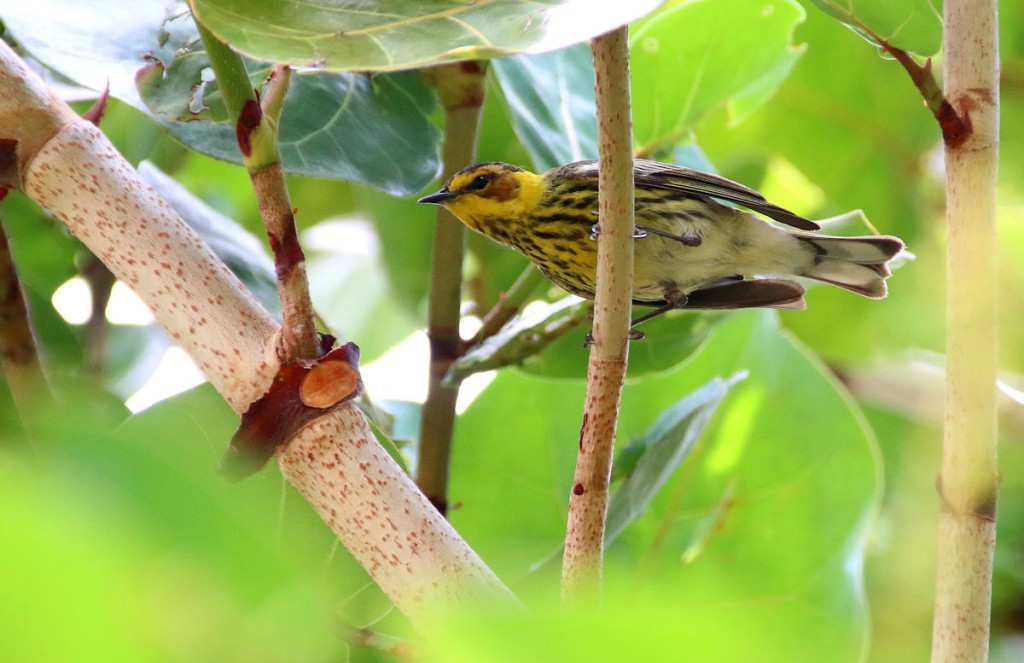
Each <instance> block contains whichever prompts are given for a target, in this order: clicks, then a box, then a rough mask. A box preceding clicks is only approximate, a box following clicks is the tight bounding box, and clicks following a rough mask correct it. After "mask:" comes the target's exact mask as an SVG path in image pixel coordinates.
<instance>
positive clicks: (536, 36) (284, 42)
mask: <svg viewBox="0 0 1024 663" xmlns="http://www.w3.org/2000/svg"><path fill="white" fill-rule="evenodd" d="M661 3H662V0H638V1H635V2H630V3H624V2H617V1H616V0H599V1H596V2H595V1H592V0H552V1H548V2H540V1H536V0H515V1H507V0H501V1H498V2H495V1H493V0H491V1H484V2H465V3H453V2H450V1H448V0H420V1H409V0H406V1H404V2H394V1H384V0H370V1H368V2H367V1H365V0H313V1H306V2H299V1H298V0H262V1H260V2H252V1H250V0H192V9H193V11H194V12H195V15H196V16H197V17H198V18H199V20H201V21H202V22H203V24H204V25H206V26H207V27H208V28H209V29H210V30H211V31H212V32H213V33H214V34H216V35H217V36H219V37H220V38H221V39H222V40H224V41H226V42H228V43H229V44H231V45H232V46H233V47H234V48H236V49H238V50H239V51H241V52H242V53H245V54H247V55H249V56H251V57H254V58H256V59H260V60H268V61H272V62H284V63H287V64H293V65H298V66H308V67H317V68H324V69H330V70H349V71H367V70H373V71H394V70H398V69H412V68H416V67H424V66H427V65H431V64H438V63H441V62H450V61H453V60H469V59H477V58H489V57H499V56H503V55H511V54H514V53H541V52H545V51H551V50H555V49H558V48H562V47H564V46H568V45H569V44H573V43H576V42H579V41H584V40H586V39H590V38H591V37H596V36H597V35H600V34H603V33H605V32H608V31H609V30H612V29H614V28H617V27H619V26H620V25H624V24H626V23H629V22H630V21H633V20H636V19H637V18H639V17H641V16H643V15H644V14H646V13H648V12H650V11H653V10H654V9H655V8H657V7H658V6H659V5H660V4H661Z"/></svg>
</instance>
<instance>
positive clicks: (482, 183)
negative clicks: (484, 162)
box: [466, 175, 491, 191]
mask: <svg viewBox="0 0 1024 663" xmlns="http://www.w3.org/2000/svg"><path fill="white" fill-rule="evenodd" d="M490 183H491V178H489V177H487V176H486V175H477V176H476V177H474V178H473V181H472V182H470V183H469V186H468V187H466V188H467V189H470V190H473V191H479V190H480V189H483V188H485V187H486V186H487V185H488V184H490Z"/></svg>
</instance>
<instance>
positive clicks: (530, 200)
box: [418, 162, 541, 239]
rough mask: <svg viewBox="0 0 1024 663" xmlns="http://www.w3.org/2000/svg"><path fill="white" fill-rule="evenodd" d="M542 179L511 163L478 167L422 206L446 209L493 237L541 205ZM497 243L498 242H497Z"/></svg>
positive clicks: (463, 173) (469, 169) (462, 172)
mask: <svg viewBox="0 0 1024 663" xmlns="http://www.w3.org/2000/svg"><path fill="white" fill-rule="evenodd" d="M540 180H541V178H540V177H539V176H538V175H534V174H533V173H531V172H529V171H527V170H523V169H522V168H520V167H519V166H513V165H511V164H507V163H498V162H490V163H478V164H476V165H474V166H469V167H467V168H463V169H462V170H460V171H459V172H457V173H455V174H454V175H452V177H451V179H449V180H448V182H446V183H445V185H444V186H443V187H441V190H440V191H438V192H437V193H432V194H430V195H429V196H424V197H423V198H420V199H419V201H418V202H421V203H432V204H435V205H443V206H445V207H446V208H448V211H450V212H451V213H452V214H454V215H455V216H457V217H458V218H459V220H460V221H462V222H463V223H465V224H466V225H467V226H469V227H470V228H472V229H473V230H477V231H480V232H483V233H484V234H485V235H493V232H489V231H493V230H494V229H495V226H496V225H497V224H501V223H509V222H513V221H517V220H520V219H523V218H524V217H525V216H526V215H527V214H529V212H530V211H531V210H532V209H533V207H534V206H535V205H536V204H537V201H538V200H539V198H540V193H541V183H540ZM496 239H497V238H496Z"/></svg>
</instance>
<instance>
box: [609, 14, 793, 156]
mask: <svg viewBox="0 0 1024 663" xmlns="http://www.w3.org/2000/svg"><path fill="white" fill-rule="evenodd" d="M803 18H804V10H803V8H802V7H801V6H800V5H799V4H797V3H796V2H795V0H767V1H764V0H697V1H695V2H684V3H679V4H677V5H674V6H673V7H671V8H669V9H667V10H666V11H663V12H659V13H658V14H656V15H655V16H653V17H651V18H650V19H649V20H647V21H645V22H643V23H642V24H641V25H640V26H638V27H637V28H636V29H635V30H633V32H632V33H631V35H630V40H629V43H630V58H631V63H630V68H631V72H632V87H633V126H634V129H633V130H634V135H635V137H636V138H635V140H636V145H635V148H636V149H637V150H639V151H643V152H647V153H649V154H657V153H658V152H661V151H665V150H666V149H667V148H670V147H671V146H672V144H673V143H675V142H677V141H679V140H680V139H681V138H683V137H684V136H685V133H686V131H687V130H688V129H690V128H691V127H692V126H693V125H694V123H695V122H696V121H697V120H698V119H700V117H701V116H702V115H704V114H705V113H707V112H708V111H709V110H711V109H713V108H715V107H716V106H718V105H720V104H722V103H725V102H727V101H729V100H731V99H734V100H735V101H736V104H737V105H736V107H735V111H736V112H737V114H738V115H739V116H741V117H745V116H746V115H749V113H750V112H752V111H753V110H754V109H756V108H757V107H758V106H760V105H761V104H763V103H764V101H766V100H767V99H768V98H769V97H770V96H771V95H772V94H774V92H775V90H776V88H777V87H778V85H779V84H780V83H781V81H782V79H784V78H785V75H786V74H787V73H788V72H789V70H790V69H791V68H792V66H793V64H794V63H795V62H796V60H797V59H798V58H799V57H800V54H801V52H802V49H800V48H796V47H793V46H792V45H791V43H790V40H791V37H792V33H793V30H794V28H795V27H796V25H797V24H798V23H800V22H801V21H802V20H803Z"/></svg>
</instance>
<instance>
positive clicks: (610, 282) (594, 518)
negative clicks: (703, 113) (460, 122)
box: [562, 26, 633, 604]
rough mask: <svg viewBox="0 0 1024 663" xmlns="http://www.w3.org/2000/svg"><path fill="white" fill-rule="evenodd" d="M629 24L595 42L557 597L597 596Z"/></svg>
mask: <svg viewBox="0 0 1024 663" xmlns="http://www.w3.org/2000/svg"><path fill="white" fill-rule="evenodd" d="M627 39H628V28H627V27H626V26H623V27H621V28H619V29H618V30H615V31H613V32H609V33H608V34H605V35H602V36H600V37H597V38H596V39H594V41H593V52H594V72H595V75H596V82H595V92H596V104H597V121H598V131H599V141H600V142H599V154H600V160H599V168H598V170H599V178H600V195H599V199H598V212H599V218H600V219H601V235H600V237H599V239H598V245H597V246H598V255H597V292H596V296H595V298H594V331H593V341H594V342H593V345H591V348H590V363H589V366H588V370H587V396H586V404H585V406H584V411H583V426H582V429H581V430H580V441H579V455H578V456H577V460H576V473H575V476H574V478H573V487H572V494H571V497H570V498H569V522H568V526H567V528H566V535H565V553H564V556H563V561H562V600H563V602H564V603H567V604H575V603H582V602H584V601H586V600H588V599H590V598H593V597H595V596H596V597H598V598H599V597H600V592H601V578H602V564H603V543H604V527H605V517H606V515H607V511H608V482H609V477H610V476H611V463H612V448H613V443H614V439H615V428H616V423H617V420H618V410H619V398H620V396H621V393H622V384H623V381H624V380H625V376H626V355H627V352H628V348H629V345H628V333H629V316H630V311H631V299H632V297H631V294H632V281H633V241H632V237H633V158H632V140H631V139H632V123H631V121H630V102H629V48H628V41H627Z"/></svg>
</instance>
